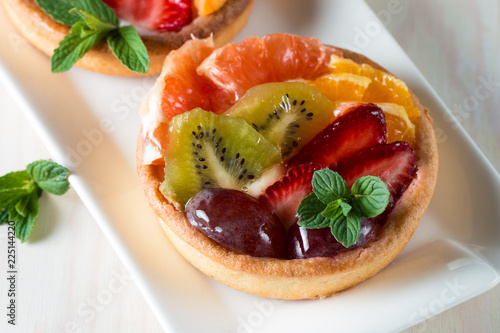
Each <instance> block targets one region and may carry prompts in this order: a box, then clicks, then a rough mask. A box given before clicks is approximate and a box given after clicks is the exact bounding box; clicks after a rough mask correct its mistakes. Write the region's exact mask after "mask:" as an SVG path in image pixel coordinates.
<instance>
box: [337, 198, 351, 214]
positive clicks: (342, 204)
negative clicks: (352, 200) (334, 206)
mask: <svg viewBox="0 0 500 333" xmlns="http://www.w3.org/2000/svg"><path fill="white" fill-rule="evenodd" d="M339 206H340V208H341V209H342V214H344V216H347V214H349V212H350V211H351V209H352V206H351V205H349V204H348V203H347V202H344V201H340V202H339Z"/></svg>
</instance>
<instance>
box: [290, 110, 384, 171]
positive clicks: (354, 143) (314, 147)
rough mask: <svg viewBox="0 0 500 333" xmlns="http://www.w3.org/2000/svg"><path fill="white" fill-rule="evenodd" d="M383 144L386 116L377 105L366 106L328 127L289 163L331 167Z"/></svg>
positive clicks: (338, 119) (340, 118) (292, 164)
mask: <svg viewBox="0 0 500 333" xmlns="http://www.w3.org/2000/svg"><path fill="white" fill-rule="evenodd" d="M380 143H386V125H385V116H384V113H383V112H382V110H381V109H380V108H379V107H377V106H376V105H374V104H363V105H360V106H358V107H357V108H356V109H355V110H353V111H351V112H349V113H347V114H346V115H344V116H342V117H339V118H337V119H336V120H335V121H334V122H333V123H332V124H330V125H328V126H327V127H326V128H325V129H324V130H323V131H322V132H320V133H319V134H318V135H316V137H314V139H312V140H311V141H310V142H309V143H308V144H306V145H305V146H304V147H302V149H301V150H300V151H299V152H298V153H297V155H295V156H294V157H292V158H291V159H290V161H289V162H288V163H289V165H291V166H296V165H300V164H303V163H307V162H314V163H319V164H321V165H322V166H324V167H328V166H329V165H331V164H333V163H335V162H337V161H339V160H340V159H342V158H344V157H346V156H349V155H351V154H353V153H355V152H356V151H358V150H360V149H363V148H366V147H370V146H373V145H375V144H380Z"/></svg>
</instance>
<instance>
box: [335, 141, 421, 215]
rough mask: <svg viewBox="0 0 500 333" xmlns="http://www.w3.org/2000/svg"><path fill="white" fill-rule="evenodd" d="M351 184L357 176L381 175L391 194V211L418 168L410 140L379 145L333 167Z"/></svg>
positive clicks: (389, 206) (389, 207)
mask: <svg viewBox="0 0 500 333" xmlns="http://www.w3.org/2000/svg"><path fill="white" fill-rule="evenodd" d="M330 169H332V170H333V171H337V172H338V173H339V174H340V175H341V176H342V177H343V178H344V179H345V180H346V182H347V185H348V186H349V187H351V186H352V184H353V183H354V181H356V179H358V178H360V177H363V176H368V175H370V176H375V177H379V178H380V179H382V181H383V182H384V183H385V184H386V185H387V188H388V189H389V192H390V194H391V197H390V200H389V205H388V206H387V209H386V212H387V211H389V210H390V209H391V208H392V207H393V206H394V204H395V202H396V201H397V200H398V199H399V198H400V197H401V195H402V194H403V192H404V191H405V190H406V188H407V187H408V185H409V184H410V183H411V181H412V179H413V177H414V176H415V174H416V172H417V157H416V155H415V152H414V151H413V149H411V147H410V145H409V144H408V143H407V142H393V143H390V144H382V145H376V146H373V147H369V148H366V149H363V150H360V151H359V152H357V153H355V154H353V155H351V156H349V157H346V158H344V159H342V160H340V161H338V162H337V163H335V164H334V165H332V166H331V167H330Z"/></svg>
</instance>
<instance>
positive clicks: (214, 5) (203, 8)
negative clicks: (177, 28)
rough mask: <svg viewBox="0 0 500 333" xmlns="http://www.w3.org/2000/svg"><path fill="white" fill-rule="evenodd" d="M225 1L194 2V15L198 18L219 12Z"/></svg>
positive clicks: (207, 0) (198, 0)
mask: <svg viewBox="0 0 500 333" xmlns="http://www.w3.org/2000/svg"><path fill="white" fill-rule="evenodd" d="M225 3H226V0H194V1H193V4H194V7H195V8H196V13H197V14H198V16H206V15H210V14H212V13H213V12H216V11H217V10H219V9H220V8H221V7H222V6H223V5H224V4H225Z"/></svg>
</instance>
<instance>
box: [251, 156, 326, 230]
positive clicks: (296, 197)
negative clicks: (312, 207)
mask: <svg viewBox="0 0 500 333" xmlns="http://www.w3.org/2000/svg"><path fill="white" fill-rule="evenodd" d="M319 169H321V165H319V164H316V163H308V164H302V165H299V166H297V167H295V168H291V169H290V170H288V172H287V173H286V175H285V176H284V177H283V178H282V179H281V180H279V181H277V182H275V183H274V184H273V185H271V186H270V187H268V188H267V189H266V192H265V193H264V194H263V195H261V196H260V197H259V200H260V201H262V202H263V203H265V204H266V205H267V206H268V207H269V208H270V209H271V211H272V212H273V213H275V214H276V215H277V216H278V217H279V219H280V220H281V223H283V225H284V226H285V229H288V228H290V226H291V225H293V224H294V223H295V222H296V221H297V207H299V204H300V202H301V201H302V199H304V198H305V197H306V196H308V195H309V194H310V193H311V192H312V185H311V181H312V177H313V174H314V171H316V170H319Z"/></svg>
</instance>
